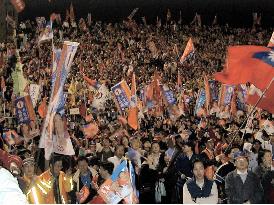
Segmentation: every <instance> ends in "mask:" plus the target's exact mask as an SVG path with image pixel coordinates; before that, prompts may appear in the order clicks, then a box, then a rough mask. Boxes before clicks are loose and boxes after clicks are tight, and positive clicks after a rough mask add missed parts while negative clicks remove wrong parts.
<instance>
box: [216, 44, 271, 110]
mask: <svg viewBox="0 0 274 205" xmlns="http://www.w3.org/2000/svg"><path fill="white" fill-rule="evenodd" d="M273 78H274V50H273V49H271V48H267V47H263V46H231V47H229V48H228V55H227V62H226V67H225V69H224V70H223V71H222V72H220V73H216V74H215V79H216V80H218V81H220V82H222V83H225V84H232V85H236V84H245V83H247V82H249V83H251V84H253V85H254V87H255V88H256V89H255V92H250V93H249V96H248V100H247V103H249V104H251V105H254V104H255V103H256V102H257V100H258V99H259V98H260V96H261V94H262V93H263V91H264V90H265V89H266V88H267V87H268V86H269V85H270V87H269V90H268V91H267V92H266V93H265V95H264V97H263V98H262V100H261V101H260V103H259V104H258V107H259V108H262V109H265V110H267V111H269V112H271V113H274V101H273V99H274V82H273ZM271 82H273V83H272V84H271Z"/></svg>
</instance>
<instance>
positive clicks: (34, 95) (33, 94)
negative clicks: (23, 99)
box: [29, 84, 40, 108]
mask: <svg viewBox="0 0 274 205" xmlns="http://www.w3.org/2000/svg"><path fill="white" fill-rule="evenodd" d="M39 94H40V85H37V84H30V86H29V95H30V98H31V102H32V105H33V107H34V108H35V106H36V103H37V101H38V99H39Z"/></svg>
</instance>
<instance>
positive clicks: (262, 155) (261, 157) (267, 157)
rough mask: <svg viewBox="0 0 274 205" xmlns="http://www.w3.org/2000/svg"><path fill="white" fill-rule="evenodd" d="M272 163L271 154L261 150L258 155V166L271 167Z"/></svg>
mask: <svg viewBox="0 0 274 205" xmlns="http://www.w3.org/2000/svg"><path fill="white" fill-rule="evenodd" d="M271 163H272V153H271V151H270V150H267V149H265V150H262V151H260V152H259V154H258V164H259V165H264V166H266V167H271Z"/></svg>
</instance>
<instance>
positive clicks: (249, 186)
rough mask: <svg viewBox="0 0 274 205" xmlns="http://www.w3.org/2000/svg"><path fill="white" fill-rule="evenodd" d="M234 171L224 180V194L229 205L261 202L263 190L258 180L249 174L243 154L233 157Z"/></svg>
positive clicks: (251, 173)
mask: <svg viewBox="0 0 274 205" xmlns="http://www.w3.org/2000/svg"><path fill="white" fill-rule="evenodd" d="M234 156H235V157H234V159H235V165H236V170H234V171H232V172H230V173H229V174H228V175H227V176H226V178H225V192H226V195H227V202H228V203H229V204H245V203H249V204H258V203H262V202H263V188H262V185H261V183H260V180H259V178H258V177H257V176H256V175H255V174H254V173H253V172H249V171H248V170H247V169H248V159H247V157H246V156H245V154H244V153H243V152H237V153H235V155H234Z"/></svg>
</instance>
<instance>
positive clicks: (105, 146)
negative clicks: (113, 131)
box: [103, 138, 110, 148]
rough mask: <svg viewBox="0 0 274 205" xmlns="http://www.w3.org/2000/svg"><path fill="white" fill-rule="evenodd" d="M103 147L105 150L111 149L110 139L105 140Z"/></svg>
mask: <svg viewBox="0 0 274 205" xmlns="http://www.w3.org/2000/svg"><path fill="white" fill-rule="evenodd" d="M103 147H104V148H110V141H109V139H107V138H105V139H104V140H103Z"/></svg>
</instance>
